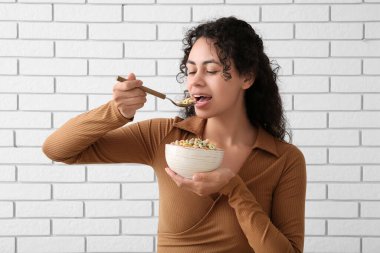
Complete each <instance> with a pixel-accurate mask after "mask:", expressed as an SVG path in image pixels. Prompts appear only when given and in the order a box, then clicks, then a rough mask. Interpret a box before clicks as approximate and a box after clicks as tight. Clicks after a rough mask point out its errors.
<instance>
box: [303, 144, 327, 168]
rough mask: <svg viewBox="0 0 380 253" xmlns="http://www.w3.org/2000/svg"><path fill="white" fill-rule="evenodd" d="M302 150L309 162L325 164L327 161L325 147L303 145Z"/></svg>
mask: <svg viewBox="0 0 380 253" xmlns="http://www.w3.org/2000/svg"><path fill="white" fill-rule="evenodd" d="M301 151H302V153H303V154H304V156H305V159H306V163H307V164H323V163H326V162H327V154H326V149H325V148H311V147H302V148H301Z"/></svg>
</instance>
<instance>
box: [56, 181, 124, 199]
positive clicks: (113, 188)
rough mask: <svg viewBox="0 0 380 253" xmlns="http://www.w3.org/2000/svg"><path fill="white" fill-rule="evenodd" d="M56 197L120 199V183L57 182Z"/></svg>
mask: <svg viewBox="0 0 380 253" xmlns="http://www.w3.org/2000/svg"><path fill="white" fill-rule="evenodd" d="M53 196H54V197H53V198H54V199H78V200H80V199H119V198H120V185H118V184H69V183H67V184H55V185H54V187H53Z"/></svg>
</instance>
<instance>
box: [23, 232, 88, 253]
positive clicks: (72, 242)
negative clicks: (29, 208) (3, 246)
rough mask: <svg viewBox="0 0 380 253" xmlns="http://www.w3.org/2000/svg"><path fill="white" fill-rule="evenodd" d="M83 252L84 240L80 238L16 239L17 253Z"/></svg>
mask: <svg viewBox="0 0 380 253" xmlns="http://www.w3.org/2000/svg"><path fill="white" fill-rule="evenodd" d="M30 249H33V251H35V252H41V253H42V252H45V253H48V252H84V251H85V239H84V238H82V237H65V236H60V237H21V238H17V252H20V253H23V252H24V253H27V252H30Z"/></svg>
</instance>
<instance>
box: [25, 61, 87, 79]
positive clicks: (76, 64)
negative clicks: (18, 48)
mask: <svg viewBox="0 0 380 253" xmlns="http://www.w3.org/2000/svg"><path fill="white" fill-rule="evenodd" d="M20 73H21V74H23V75H87V61H86V60H82V59H20Z"/></svg>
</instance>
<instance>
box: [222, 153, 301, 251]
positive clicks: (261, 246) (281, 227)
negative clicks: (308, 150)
mask: <svg viewBox="0 0 380 253" xmlns="http://www.w3.org/2000/svg"><path fill="white" fill-rule="evenodd" d="M294 150H296V152H294ZM288 159H289V162H288V164H287V166H286V168H285V169H284V171H283V172H282V175H281V178H280V180H279V182H278V185H277V187H276V189H275V191H274V193H273V199H272V213H271V217H268V215H267V214H266V213H265V212H264V211H263V209H262V207H261V206H260V204H259V203H258V202H257V200H256V198H255V196H254V195H253V194H252V192H251V191H250V190H249V189H248V188H247V186H246V185H245V183H244V182H243V180H242V179H241V178H240V177H239V176H235V177H234V178H233V179H232V180H231V181H230V182H229V184H227V185H226V186H225V187H223V188H222V189H221V191H220V192H221V193H222V194H224V195H226V196H228V202H229V204H230V206H231V207H232V208H233V209H234V210H235V213H236V217H237V219H238V222H239V224H240V226H241V228H242V230H243V232H244V234H245V235H246V237H247V239H248V242H249V244H250V246H251V247H252V248H253V249H254V251H255V252H256V253H278V252H284V253H300V252H303V243H304V217H305V195H306V166H305V160H304V157H303V155H302V153H301V152H300V151H298V149H293V151H291V154H289V155H288Z"/></svg>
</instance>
